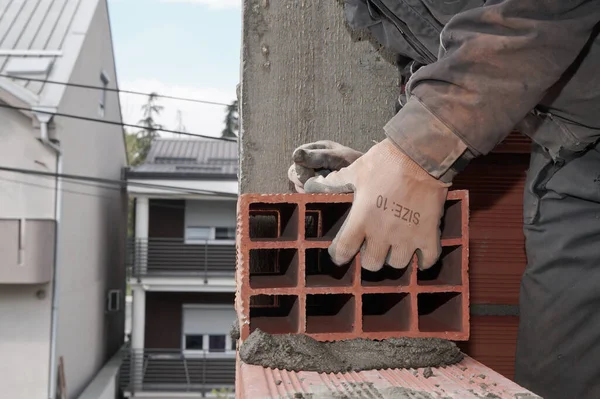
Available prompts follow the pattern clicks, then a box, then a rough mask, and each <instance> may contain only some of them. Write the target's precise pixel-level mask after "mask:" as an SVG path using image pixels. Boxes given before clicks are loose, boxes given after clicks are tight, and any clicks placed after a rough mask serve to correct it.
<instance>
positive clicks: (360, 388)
mask: <svg viewBox="0 0 600 399" xmlns="http://www.w3.org/2000/svg"><path fill="white" fill-rule="evenodd" d="M426 370H428V369H425V368H424V369H387V370H368V371H361V372H350V373H343V374H342V373H337V374H336V373H329V374H328V373H317V372H309V371H300V372H294V371H286V370H278V369H270V368H263V367H260V366H251V365H248V364H245V363H243V362H241V361H240V360H239V357H238V359H237V377H236V392H237V394H238V395H239V397H240V398H241V399H255V398H261V399H279V398H314V399H317V398H342V397H343V398H348V399H351V398H352V399H353V398H356V399H358V398H409V397H411V398H413V397H414V398H417V397H418V398H432V399H433V398H442V397H443V398H449V399H452V398H456V399H480V398H497V399H508V398H511V399H514V398H521V399H526V398H527V399H541V398H540V397H539V396H537V395H534V394H533V393H532V392H530V391H528V390H527V389H525V388H522V387H521V386H519V385H518V384H516V383H514V382H513V381H511V380H509V379H508V378H506V377H503V376H502V375H500V374H498V373H497V372H495V371H493V370H492V369H490V368H489V367H486V366H485V365H483V364H481V363H479V362H478V361H476V360H475V359H473V358H471V357H469V356H466V355H465V357H464V359H463V360H462V361H461V362H460V363H458V364H455V365H453V366H447V367H445V368H432V369H431V372H432V374H426V373H425V372H426ZM414 391H419V392H425V393H426V394H418V393H417V392H414ZM311 394H312V395H311ZM427 394H428V395H427Z"/></svg>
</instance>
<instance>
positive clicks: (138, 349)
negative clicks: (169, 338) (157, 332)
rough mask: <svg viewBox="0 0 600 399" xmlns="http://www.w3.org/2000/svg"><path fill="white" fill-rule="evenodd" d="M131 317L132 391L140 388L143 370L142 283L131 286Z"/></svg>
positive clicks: (144, 322)
mask: <svg viewBox="0 0 600 399" xmlns="http://www.w3.org/2000/svg"><path fill="white" fill-rule="evenodd" d="M131 291H132V293H133V315H132V316H133V318H132V323H131V362H130V367H131V369H130V370H131V385H132V387H131V388H132V389H133V390H134V391H138V390H141V389H142V384H143V382H144V381H143V371H144V334H145V332H146V291H145V290H144V287H143V286H142V285H135V286H133V287H132V288H131Z"/></svg>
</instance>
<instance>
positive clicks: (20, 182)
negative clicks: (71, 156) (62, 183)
mask: <svg viewBox="0 0 600 399" xmlns="http://www.w3.org/2000/svg"><path fill="white" fill-rule="evenodd" d="M0 181H6V182H10V183H17V184H23V185H26V186H32V187H39V188H45V189H47V190H54V187H51V186H45V185H43V184H36V183H32V182H28V181H24V180H13V179H7V178H5V177H0ZM100 187H102V186H100ZM103 188H107V189H114V188H113V187H103ZM62 191H64V192H65V193H70V194H76V195H85V196H88V197H98V198H105V199H110V200H114V199H119V198H115V197H109V196H107V195H100V194H92V193H84V192H83V191H75V190H69V189H66V188H63V189H62Z"/></svg>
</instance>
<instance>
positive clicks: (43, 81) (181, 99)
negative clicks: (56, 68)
mask: <svg viewBox="0 0 600 399" xmlns="http://www.w3.org/2000/svg"><path fill="white" fill-rule="evenodd" d="M0 77H3V78H8V79H15V80H29V81H32V82H39V83H49V84H55V85H62V86H71V87H79V88H82V89H93V90H106V91H110V92H116V93H126V94H136V95H138V96H146V97H149V96H150V94H151V93H143V92H140V91H134V90H122V89H113V88H110V87H102V86H94V85H86V84H82V83H70V82H59V81H57V80H48V79H39V78H25V77H22V76H13V75H8V74H4V73H0ZM154 96H155V97H160V98H168V99H171V100H179V101H189V102H193V103H199V104H209V105H222V106H225V107H228V106H229V105H230V104H226V103H221V102H218V101H207V100H197V99H195V98H188V97H177V96H168V95H165V94H155V95H154Z"/></svg>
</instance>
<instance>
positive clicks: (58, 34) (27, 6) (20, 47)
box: [0, 0, 100, 107]
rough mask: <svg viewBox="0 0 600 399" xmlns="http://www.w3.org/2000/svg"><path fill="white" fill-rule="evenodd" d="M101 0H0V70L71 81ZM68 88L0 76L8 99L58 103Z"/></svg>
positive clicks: (2, 92)
mask: <svg viewBox="0 0 600 399" xmlns="http://www.w3.org/2000/svg"><path fill="white" fill-rule="evenodd" d="M99 1H100V0H53V1H49V0H27V1H23V0H0V74H8V75H14V76H18V77H21V78H23V77H26V78H35V79H42V80H54V81H59V82H68V81H69V80H70V76H71V73H72V71H73V68H74V66H75V62H76V60H77V58H78V56H79V53H80V51H81V47H82V45H83V41H84V38H85V33H87V31H88V28H89V26H90V24H91V21H92V17H93V15H94V13H95V11H96V8H97V5H98V3H99ZM82 33H83V34H82ZM64 91H65V86H63V85H56V84H44V83H43V82H33V81H31V80H16V79H11V78H6V77H0V99H2V100H4V101H6V102H8V103H9V104H10V103H15V102H16V103H17V104H18V105H21V106H23V105H28V106H30V107H34V106H41V107H58V105H59V104H60V100H61V98H62V95H63V93H64Z"/></svg>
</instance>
